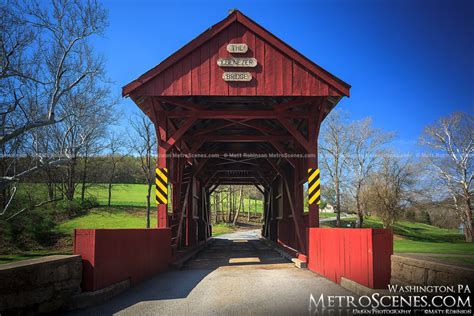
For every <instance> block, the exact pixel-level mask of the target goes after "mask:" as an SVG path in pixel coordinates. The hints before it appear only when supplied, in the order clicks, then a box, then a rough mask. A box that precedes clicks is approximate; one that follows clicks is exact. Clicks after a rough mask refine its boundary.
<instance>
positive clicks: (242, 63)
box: [217, 57, 257, 67]
mask: <svg viewBox="0 0 474 316" xmlns="http://www.w3.org/2000/svg"><path fill="white" fill-rule="evenodd" d="M217 65H218V66H220V67H256V66H257V60H256V59H255V58H253V57H252V58H219V59H218V60H217Z"/></svg>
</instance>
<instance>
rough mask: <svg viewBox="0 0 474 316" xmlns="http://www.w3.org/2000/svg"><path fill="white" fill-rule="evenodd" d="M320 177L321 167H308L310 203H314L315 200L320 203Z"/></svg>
mask: <svg viewBox="0 0 474 316" xmlns="http://www.w3.org/2000/svg"><path fill="white" fill-rule="evenodd" d="M319 184H320V179H319V168H309V169H308V204H309V205H311V204H314V203H315V202H316V203H317V204H318V205H319V203H320V197H321V188H320V185H319Z"/></svg>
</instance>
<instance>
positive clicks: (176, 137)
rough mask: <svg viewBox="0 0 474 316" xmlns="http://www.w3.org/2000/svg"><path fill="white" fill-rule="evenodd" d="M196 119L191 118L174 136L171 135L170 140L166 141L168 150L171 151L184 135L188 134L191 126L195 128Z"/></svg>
mask: <svg viewBox="0 0 474 316" xmlns="http://www.w3.org/2000/svg"><path fill="white" fill-rule="evenodd" d="M196 120H197V119H196V118H195V117H189V118H188V119H187V120H186V122H184V124H183V125H181V126H180V127H179V128H178V130H176V131H175V132H174V133H173V135H171V136H170V137H169V138H168V140H167V141H166V144H167V146H168V147H169V148H168V149H171V148H172V147H173V146H174V145H175V144H176V142H177V141H178V140H180V139H181V137H183V135H184V133H186V132H187V131H188V130H189V129H190V128H191V126H193V124H194V122H196Z"/></svg>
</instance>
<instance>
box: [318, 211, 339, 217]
mask: <svg viewBox="0 0 474 316" xmlns="http://www.w3.org/2000/svg"><path fill="white" fill-rule="evenodd" d="M319 217H321V218H331V217H336V213H331V212H327V213H326V212H319Z"/></svg>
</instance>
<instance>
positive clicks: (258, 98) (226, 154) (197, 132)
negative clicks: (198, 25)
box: [122, 10, 350, 254]
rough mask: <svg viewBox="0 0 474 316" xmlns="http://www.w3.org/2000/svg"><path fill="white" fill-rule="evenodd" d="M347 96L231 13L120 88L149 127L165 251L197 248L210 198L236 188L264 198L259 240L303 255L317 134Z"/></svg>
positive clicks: (204, 235) (315, 193)
mask: <svg viewBox="0 0 474 316" xmlns="http://www.w3.org/2000/svg"><path fill="white" fill-rule="evenodd" d="M349 89H350V86H349V85H348V84H347V83H345V82H343V81H342V80H340V79H338V78H337V77H335V76H333V75H332V74H330V73H329V72H327V71H326V70H324V69H323V68H321V67H319V66H318V65H316V64H315V63H313V62H312V61H310V60H309V59H307V58H306V57H304V56H303V55H301V54H300V53H298V52H297V51H295V50H294V49H292V48H291V47H290V46H288V45H287V44H285V43H284V42H283V41H281V40H280V39H278V38H277V37H276V36H274V35H273V34H271V33H270V32H268V31H267V30H265V29H264V28H262V27H261V26H259V25H258V24H257V23H255V22H254V21H252V20H251V19H249V18H248V17H246V16H245V15H243V14H242V13H241V12H239V11H237V10H235V11H233V12H232V13H231V14H229V15H228V16H227V17H226V18H225V19H224V20H222V21H220V22H219V23H217V24H215V25H213V26H212V27H211V28H209V29H208V30H207V31H205V32H204V33H202V34H201V35H199V36H198V37H197V38H195V39H194V40H192V41H191V42H189V43H188V44H187V45H185V46H184V47H183V48H181V49H180V50H178V51H177V52H175V53H174V54H173V55H171V56H170V57H168V58H167V59H166V60H164V61H163V62H161V63H160V64H159V65H157V66H156V67H154V68H153V69H151V70H149V71H148V72H146V73H145V74H143V75H142V76H140V77H139V78H137V79H136V80H134V81H132V82H131V83H129V84H127V85H126V86H124V87H123V92H122V93H123V96H127V97H130V98H131V99H132V100H133V101H134V102H135V103H136V104H137V105H138V106H139V107H140V109H141V110H142V111H143V112H144V113H146V115H147V116H148V117H149V118H150V119H151V120H152V122H153V123H154V124H155V127H156V133H157V138H158V158H157V166H156V167H157V171H156V173H157V183H156V194H157V203H158V206H157V209H158V227H161V228H165V227H169V228H171V243H172V249H174V251H177V250H179V249H183V248H185V247H191V246H195V245H197V244H199V243H200V242H203V241H206V240H207V239H208V238H209V237H210V236H211V231H212V227H211V224H210V214H209V207H208V206H209V196H210V194H211V193H212V192H213V191H214V190H215V189H216V188H217V187H218V186H219V185H221V184H239V185H255V186H256V187H257V188H258V189H259V190H260V191H261V192H262V194H263V195H264V197H265V198H264V206H265V207H264V224H263V231H262V233H263V236H264V237H266V238H268V239H270V240H273V241H276V242H280V243H281V244H284V245H286V246H288V247H291V248H293V249H295V250H296V251H297V252H299V253H300V254H307V230H306V228H308V227H318V226H319V216H318V215H319V210H318V203H319V194H320V193H319V169H318V157H317V140H318V132H319V128H320V125H321V122H322V121H323V120H324V118H325V117H326V115H327V114H328V113H329V112H330V111H331V110H332V109H333V108H334V107H335V106H336V104H337V103H338V102H339V100H341V98H342V97H344V96H349ZM306 182H309V186H308V190H309V213H305V212H304V205H303V203H304V202H303V201H304V199H303V196H304V191H303V190H304V184H305V183H306Z"/></svg>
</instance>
